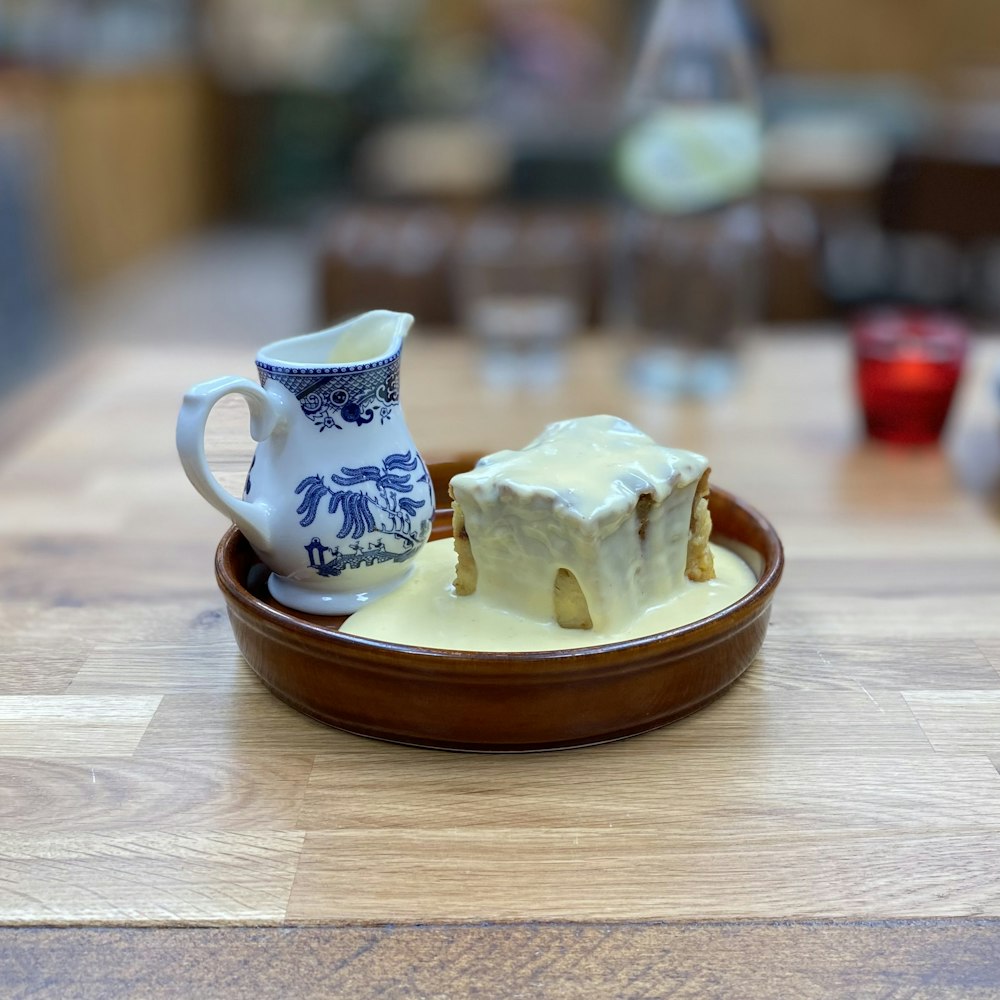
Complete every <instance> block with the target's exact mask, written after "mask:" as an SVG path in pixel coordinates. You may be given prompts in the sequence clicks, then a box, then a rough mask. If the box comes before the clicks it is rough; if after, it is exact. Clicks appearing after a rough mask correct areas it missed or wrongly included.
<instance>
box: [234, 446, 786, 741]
mask: <svg viewBox="0 0 1000 1000" xmlns="http://www.w3.org/2000/svg"><path fill="white" fill-rule="evenodd" d="M472 462H473V459H472V458H471V457H468V458H465V459H463V460H458V461H452V462H440V463H437V464H432V465H431V466H430V468H431V475H432V478H433V480H434V487H435V491H436V495H437V496H438V497H439V498H441V497H447V495H448V492H447V484H448V482H449V480H450V479H451V477H452V475H454V474H455V473H456V472H460V471H463V470H464V469H467V468H469V467H470V466H471V465H472ZM710 504H711V511H712V519H713V522H714V526H715V529H714V532H713V536H712V538H713V541H716V542H718V543H720V544H723V545H726V546H728V547H729V548H732V549H734V550H735V551H736V552H738V553H739V554H740V555H741V556H743V558H744V559H746V560H747V562H748V563H749V564H750V565H751V567H752V568H753V569H754V571H755V572H756V573H757V584H756V586H754V588H753V589H752V590H751V591H750V593H749V594H747V595H746V596H745V597H743V598H741V599H740V600H739V601H737V602H736V603H735V604H733V605H731V606H730V607H728V608H726V609H725V610H724V611H721V612H719V613H718V614H715V615H712V616H711V617H709V618H704V619H702V620H701V621H697V622H695V623H693V624H691V625H685V626H683V627H682V628H677V629H672V630H671V631H669V632H661V633H660V634H658V635H653V636H649V637H647V638H643V639H635V640H631V641H628V642H621V643H615V644H612V645H605V646H595V647H592V648H589V649H586V650H571V651H566V652H563V651H553V652H539V653H464V652H453V651H447V650H437V649H426V648H422V647H417V646H405V645H396V644H394V643H388V642H379V641H376V640H372V639H361V638H358V637H356V636H352V635H345V634H342V633H340V632H339V631H338V630H337V628H338V626H339V624H341V622H342V619H340V620H338V619H335V618H321V617H316V616H313V615H306V614H302V613H300V612H297V611H291V610H289V609H287V608H285V607H283V606H282V605H280V604H277V603H276V602H275V601H274V600H273V599H272V598H271V597H270V595H269V594H268V592H267V587H266V580H267V571H266V569H265V568H264V566H263V565H262V564H261V563H260V562H259V560H258V559H257V557H256V555H255V554H254V552H253V550H252V549H251V548H250V546H249V544H248V543H247V541H246V540H245V539H244V537H243V536H242V534H240V532H239V531H238V530H237V529H236V528H232V529H230V530H229V531H228V532H227V533H226V534H225V536H224V537H223V539H222V541H221V542H220V543H219V548H218V551H217V553H216V577H217V579H218V582H219V586H220V588H221V589H222V592H223V594H224V596H225V599H226V602H227V604H228V606H229V617H230V621H231V622H232V626H233V632H234V633H235V636H236V642H237V644H238V645H239V647H240V650H241V651H242V652H243V655H244V656H245V657H246V659H247V662H248V663H249V664H250V666H251V667H252V668H253V670H254V671H255V672H256V673H257V674H258V675H259V676H260V678H261V680H262V681H263V682H264V684H265V685H267V687H268V688H270V690H271V691H272V692H273V693H274V694H275V695H277V697H279V698H281V699H282V700H283V701H286V702H288V704H290V705H292V706H293V707H294V708H297V709H298V710H299V711H301V712H303V713H305V714H306V715H309V716H312V717H313V718H316V719H319V720H321V721H322V722H326V723H328V724H329V725H331V726H335V727H336V728H338V729H343V730H346V731H348V732H351V733H357V734H359V735H362V736H371V737H376V738H378V739H383V740H391V741H393V742H397V743H408V744H414V745H419V746H428V747H439V748H444V749H454V750H488V751H525V750H545V749H554V748H557V747H574V746H585V745H587V744H591V743H601V742H605V741H608V740H615V739H620V738H622V737H625V736H632V735H635V734H637V733H642V732H647V731H648V730H651V729H656V728H658V727H660V726H663V725H666V724H667V723H670V722H674V721H676V720H677V719H680V718H682V717H684V716H685V715H690V714H691V713H692V712H695V711H697V710H698V709H700V708H702V707H704V706H705V705H706V704H708V702H710V701H711V700H712V699H714V698H716V697H718V695H720V694H721V693H722V692H723V691H725V690H726V688H728V687H729V685H730V684H732V683H733V681H735V680H736V678H737V677H739V676H740V674H742V673H743V671H744V670H746V669H747V667H748V666H750V664H751V662H752V661H753V659H754V657H755V656H756V655H757V652H758V650H759V649H760V647H761V643H762V642H763V641H764V633H765V631H766V629H767V622H768V618H769V617H770V611H771V598H772V596H773V594H774V590H775V588H776V587H777V585H778V581H779V579H780V577H781V570H782V564H783V555H782V549H781V542H780V541H779V539H778V536H777V534H776V533H775V531H774V529H773V528H772V527H771V525H770V524H769V523H768V522H767V521H766V520H765V519H764V518H763V517H762V516H761V515H760V514H758V513H757V512H756V511H754V510H752V509H751V508H749V507H747V506H746V505H745V504H743V503H741V502H740V501H739V500H737V499H736V498H735V497H734V496H732V495H731V494H729V493H727V492H725V491H724V490H720V489H717V488H714V487H713V489H712V494H711V501H710ZM450 533H451V511H450V509H439V510H438V511H437V512H436V515H435V519H434V532H433V534H432V537H433V538H441V537H445V536H447V535H450Z"/></svg>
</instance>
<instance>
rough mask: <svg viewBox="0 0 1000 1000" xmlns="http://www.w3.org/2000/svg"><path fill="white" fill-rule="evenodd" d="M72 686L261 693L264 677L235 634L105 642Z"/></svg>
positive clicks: (72, 689) (78, 689) (74, 689)
mask: <svg viewBox="0 0 1000 1000" xmlns="http://www.w3.org/2000/svg"><path fill="white" fill-rule="evenodd" d="M67 690H68V691H69V693H71V694H95V693H101V692H120V693H128V694H137V693H139V692H143V691H149V692H152V691H155V692H158V693H162V694H166V693H168V692H169V693H178V692H194V691H204V692H217V693H223V692H233V693H236V692H244V693H258V692H259V691H260V681H259V680H258V679H257V675H256V674H254V672H253V671H252V670H251V669H250V667H249V666H247V663H246V660H244V659H243V657H242V656H241V655H240V652H239V650H238V649H237V647H236V643H235V641H234V640H233V638H232V636H231V635H230V636H229V637H224V636H220V637H218V638H215V639H212V640H210V641H204V642H194V641H192V640H190V639H188V640H184V639H179V640H176V641H174V642H172V643H143V644H140V643H127V644H122V645H116V646H100V647H98V648H97V649H95V650H94V652H93V653H91V654H90V656H88V657H87V659H86V661H85V663H84V664H83V665H82V666H81V667H80V669H79V670H78V671H77V673H76V675H75V677H74V678H73V681H72V683H71V684H70V685H69V687H68V689H67Z"/></svg>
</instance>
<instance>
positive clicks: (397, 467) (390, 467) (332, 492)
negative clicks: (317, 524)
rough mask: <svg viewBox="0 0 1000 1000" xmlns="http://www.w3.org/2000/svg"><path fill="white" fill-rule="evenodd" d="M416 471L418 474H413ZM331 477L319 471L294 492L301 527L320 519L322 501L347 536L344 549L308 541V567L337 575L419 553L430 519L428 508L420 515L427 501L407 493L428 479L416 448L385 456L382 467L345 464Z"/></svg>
mask: <svg viewBox="0 0 1000 1000" xmlns="http://www.w3.org/2000/svg"><path fill="white" fill-rule="evenodd" d="M417 471H419V472H420V475H419V476H418V477H417V478H416V479H414V476H413V474H414V473H416V472H417ZM329 478H330V480H331V483H332V485H329V484H327V482H326V478H325V477H324V476H322V475H320V474H318V473H317V474H316V475H314V476H307V477H306V478H305V479H303V480H302V481H301V482H300V483H299V484H298V486H296V487H295V494H296V496H299V497H301V498H302V501H301V503H300V504H299V506H298V508H297V510H296V513H297V514H300V515H301V519H300V521H299V524H300V525H302V527H304V528H305V527H308V526H309V525H311V524H312V523H313V522H314V521H315V520H316V518H317V516H318V515H319V514H320V505H321V504H325V512H326V513H327V514H330V515H336V514H339V515H340V526H339V528H338V529H337V532H336V536H335V537H336V538H337V539H338V541H343V543H344V546H343V548H342V547H341V546H340V545H327V544H326V543H325V542H324V541H323V539H322V538H320V537H319V536H318V535H317V536H315V537H314V538H313V539H312V540H311V541H310V542H309V543H308V544H307V545H306V546H305V549H306V552H307V554H308V556H309V565H310V568H312V569H314V570H315V571H316V572H317V573H318V574H319V575H320V576H338V575H339V574H340V573H342V572H344V570H346V569H356V568H358V567H360V566H371V565H373V564H374V563H380V562H390V561H391V562H404V561H406V560H407V559H410V558H411V557H412V556H414V555H416V553H417V550H418V549H419V548H420V545H421V544H422V543H423V542H424V541H425V540H426V539H427V536H428V535H429V533H430V527H431V521H430V516H429V514H430V511H427V512H425V513H426V515H427V516H423V517H419V518H418V512H420V511H421V510H422V509H423V508H425V507H428V506H429V505H428V501H426V500H417V499H415V498H414V497H411V496H406V495H405V494H408V493H412V492H413V491H414V488H415V486H416V485H417V484H419V483H428V475H427V470H426V469H425V468H424V465H423V462H422V461H421V460H420V458H419V457H418V456H417V455H416V454H415V453H413V452H411V451H406V452H401V453H395V454H392V455H387V456H386V457H385V458H383V459H382V464H381V466H378V465H364V466H361V467H359V468H351V467H349V466H341V468H340V472H339V473H337V472H333V473H330V477H329ZM335 486H339V487H343V488H342V489H334V487H335ZM428 486H429V484H428ZM366 536H368V538H367V543H366V544H365V543H363V539H365V537H366ZM372 536H380V537H375V538H373V537H372ZM328 537H329V536H328ZM347 539H352V540H353V541H352V542H348V541H347Z"/></svg>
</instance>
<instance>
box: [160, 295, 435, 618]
mask: <svg viewBox="0 0 1000 1000" xmlns="http://www.w3.org/2000/svg"><path fill="white" fill-rule="evenodd" d="M412 323H413V317H412V316H410V315H408V314H406V313H393V312H386V311H376V312H369V313H365V314H364V315H362V316H358V317H356V318H355V319H352V320H348V321H347V322H345V323H342V324H340V325H339V326H335V327H332V328H331V329H329V330H324V331H322V332H320V333H313V334H308V335H306V336H302V337H291V338H289V339H288V340H279V341H277V342H275V343H273V344H268V345H267V346H266V347H263V348H261V350H260V351H259V352H258V354H257V371H258V373H259V375H260V387H258V386H257V385H255V384H254V383H253V382H250V381H249V380H247V379H244V378H238V377H235V376H225V377H222V378H217V379H213V380H211V381H209V382H203V383H201V384H199V385H196V386H194V387H193V388H192V389H191V390H190V391H189V392H188V393H187V394H186V395H185V397H184V404H183V406H182V407H181V411H180V415H179V416H178V419H177V450H178V453H179V454H180V457H181V463H182V465H183V466H184V471H185V472H186V473H187V476H188V478H189V479H190V480H191V482H192V484H193V485H194V487H195V489H196V490H197V491H198V492H199V493H200V494H201V495H202V496H203V497H204V498H205V499H206V500H207V501H208V502H209V503H210V504H211V505H212V506H213V507H215V508H216V509H217V510H219V511H221V512H222V513H223V514H225V515H227V516H228V517H230V518H231V519H232V520H233V522H234V523H235V524H236V525H237V526H238V527H239V529H240V530H241V531H242V532H243V534H244V535H245V536H246V538H247V540H248V541H249V542H250V544H251V545H252V546H253V548H254V550H255V551H256V552H257V554H258V556H260V559H261V561H262V562H264V564H265V565H266V566H267V567H268V568H269V569H270V570H271V576H270V578H269V579H268V589H269V590H270V592H271V595H272V596H273V597H274V598H275V599H276V600H278V601H280V602H281V603H282V604H285V605H287V606H288V607H291V608H295V609H297V610H299V611H307V612H311V613H313V614H330V615H343V614H349V613H350V612H352V611H355V610H357V609H358V608H359V607H361V606H362V605H363V604H366V603H367V602H369V601H371V600H373V599H375V598H377V597H378V596H380V595H381V594H383V593H385V592H387V591H389V590H391V589H393V588H394V587H396V586H398V585H399V584H400V583H402V581H403V579H405V577H406V576H407V574H408V573H409V571H410V569H411V562H410V561H411V560H412V558H413V556H415V555H416V554H417V552H418V551H419V550H420V548H421V547H422V546H423V544H424V543H425V542H426V541H427V538H428V536H429V534H430V530H431V520H432V519H433V516H434V491H433V488H432V486H431V481H430V477H429V476H428V474H427V467H426V466H425V465H424V462H423V459H422V458H421V457H420V455H419V454H418V452H417V449H416V447H415V445H414V443H413V440H412V438H411V437H410V432H409V431H408V430H407V427H406V422H405V421H404V419H403V411H402V409H401V407H400V403H399V367H400V353H401V351H402V346H403V339H404V338H405V337H406V334H407V333H408V332H409V329H410V326H411V325H412ZM229 393H237V394H239V395H241V396H243V397H244V398H245V399H246V401H247V404H248V406H249V408H250V418H251V419H250V433H251V436H252V437H253V438H254V440H255V441H257V442H258V445H257V450H256V452H255V454H254V457H253V461H252V462H251V464H250V470H249V472H248V474H247V480H246V486H245V488H244V491H243V499H242V500H237V499H236V497H234V496H231V495H230V494H229V493H228V492H226V491H225V490H224V489H223V488H222V487H221V486H220V485H219V483H218V481H217V480H216V479H215V477H214V476H213V475H212V473H211V471H210V470H209V468H208V464H207V462H206V460H205V427H206V423H207V421H208V415H209V413H210V411H211V409H212V407H213V406H214V405H215V404H216V403H217V402H218V401H219V400H220V399H221V398H222V397H223V396H225V395H228V394H229Z"/></svg>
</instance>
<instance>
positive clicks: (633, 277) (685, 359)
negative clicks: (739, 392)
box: [612, 0, 761, 397]
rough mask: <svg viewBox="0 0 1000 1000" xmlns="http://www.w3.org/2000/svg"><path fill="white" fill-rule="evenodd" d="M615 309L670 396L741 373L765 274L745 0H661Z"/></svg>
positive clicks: (636, 135)
mask: <svg viewBox="0 0 1000 1000" xmlns="http://www.w3.org/2000/svg"><path fill="white" fill-rule="evenodd" d="M623 116H624V122H623V128H622V132H621V137H620V139H619V142H618V145H617V148H616V151H615V173H616V178H617V183H618V189H619V192H620V194H621V196H622V200H623V202H624V205H623V208H622V211H621V215H620V217H619V227H618V232H617V234H616V255H615V274H614V276H613V284H612V288H613V296H614V299H613V303H614V306H615V307H616V308H615V313H616V315H615V317H614V318H615V320H616V321H617V322H618V323H620V324H621V325H622V326H623V327H624V328H625V330H626V331H627V332H628V333H629V335H630V336H631V338H632V343H631V349H630V353H629V377H630V380H631V382H632V384H633V385H634V386H636V387H637V388H640V389H646V390H650V391H652V392H654V393H657V394H659V395H691V396H698V397H708V396H712V395H717V394H719V393H721V392H724V391H726V390H727V389H728V388H729V387H730V386H731V385H732V383H733V380H734V378H735V374H736V369H737V358H738V348H739V342H740V340H741V334H742V333H743V331H744V330H745V329H746V327H747V326H748V325H749V324H750V323H751V322H752V321H753V319H754V316H755V311H756V305H757V300H758V294H759V284H760V261H761V254H760V240H761V225H760V219H759V214H758V211H757V206H756V202H755V198H754V195H755V192H756V189H757V186H758V179H759V173H760V149H761V121H760V110H759V102H758V90H757V75H756V71H755V67H754V64H753V61H752V58H751V54H750V51H749V47H748V45H747V41H746V38H745V35H744V31H743V27H742V22H741V20H740V17H739V15H738V13H737V11H736V10H735V8H734V7H733V4H732V0H661V2H660V4H659V6H658V7H656V8H655V10H654V13H653V17H652V20H651V21H650V24H649V27H648V30H647V32H646V34H645V36H644V39H643V43H642V46H641V49H640V52H639V57H638V60H637V62H636V66H635V70H634V74H633V76H632V79H631V82H630V85H629V87H628V91H627V93H626V96H625V101H624V109H623Z"/></svg>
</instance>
